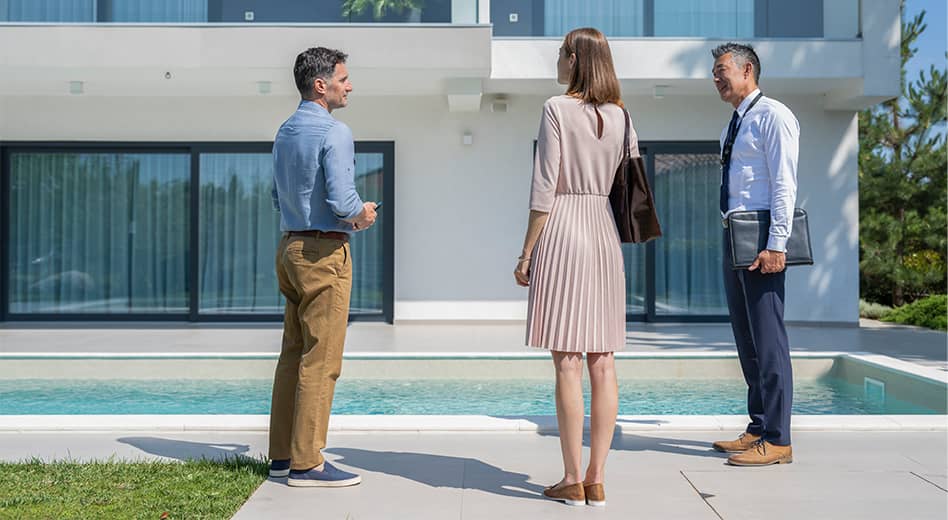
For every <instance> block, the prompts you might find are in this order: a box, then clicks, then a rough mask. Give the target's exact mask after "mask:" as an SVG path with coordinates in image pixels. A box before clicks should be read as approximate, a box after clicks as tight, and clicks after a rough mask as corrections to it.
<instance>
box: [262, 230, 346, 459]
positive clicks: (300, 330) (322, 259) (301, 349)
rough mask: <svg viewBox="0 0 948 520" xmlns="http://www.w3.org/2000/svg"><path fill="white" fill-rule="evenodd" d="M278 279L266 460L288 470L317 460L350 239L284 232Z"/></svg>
mask: <svg viewBox="0 0 948 520" xmlns="http://www.w3.org/2000/svg"><path fill="white" fill-rule="evenodd" d="M276 272H277V280H278V281H279V284H280V292H281V293H283V296H284V297H285V298H286V310H285V314H284V317H283V345H282V348H281V350H280V359H279V361H278V362H277V367H276V374H275V375H274V379H273V398H272V403H271V407H270V458H271V459H272V460H283V459H291V461H292V462H291V469H294V470H304V469H310V468H312V467H315V466H319V465H320V464H322V463H323V455H322V453H321V450H322V449H323V448H325V447H326V433H327V431H328V429H329V413H330V411H331V410H332V398H333V393H334V392H335V388H336V379H338V378H339V374H340V373H341V371H342V350H343V346H344V344H345V340H346V325H347V322H348V318H349V298H350V295H351V291H352V260H351V257H350V249H349V244H348V243H347V242H343V241H341V240H333V239H328V238H315V237H309V236H299V235H294V236H288V235H286V234H284V236H283V238H282V239H281V240H280V244H279V246H278V247H277V255H276Z"/></svg>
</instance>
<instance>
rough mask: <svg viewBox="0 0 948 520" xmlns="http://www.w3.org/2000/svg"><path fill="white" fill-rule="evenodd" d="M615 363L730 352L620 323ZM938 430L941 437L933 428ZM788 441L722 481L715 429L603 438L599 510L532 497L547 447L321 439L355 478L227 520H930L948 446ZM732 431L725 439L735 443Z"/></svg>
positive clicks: (6, 347) (915, 342)
mask: <svg viewBox="0 0 948 520" xmlns="http://www.w3.org/2000/svg"><path fill="white" fill-rule="evenodd" d="M628 331H629V332H628V343H629V344H628V348H627V351H631V352H729V353H730V352H733V348H734V347H733V340H732V338H731V334H730V329H729V327H728V325H726V324H701V325H676V324H640V323H633V324H630V326H629V329H628ZM789 334H790V339H791V345H792V348H793V350H794V351H797V352H817V351H819V352H823V351H842V352H871V353H877V354H884V355H888V356H892V357H895V358H898V359H902V360H905V361H909V362H913V363H919V364H922V365H926V366H929V367H934V368H938V369H941V370H948V351H946V335H945V333H943V332H934V331H926V330H921V329H917V328H914V327H894V326H890V325H887V324H882V323H879V322H871V321H864V322H863V323H862V326H861V327H859V328H856V327H848V328H845V327H806V326H792V327H790V329H789ZM522 336H523V325H522V324H517V323H512V324H501V325H458V324H453V325H447V324H446V325H430V324H428V325H420V324H419V325H399V326H395V327H392V326H389V325H384V324H377V323H356V324H353V325H352V326H351V327H350V330H349V336H348V341H347V347H346V348H347V351H348V352H394V353H405V352H429V353H431V352H524V351H527V350H526V347H523V346H522ZM279 340H280V329H279V327H278V326H275V325H273V324H267V325H231V324H228V325H207V324H200V325H187V324H125V325H122V326H112V325H109V326H108V327H100V326H96V325H84V326H76V325H72V324H60V325H55V324H35V325H34V324H10V323H8V324H4V325H0V352H6V353H9V352H27V353H29V352H73V353H75V352H165V353H175V352H182V353H183V352H192V353H193V352H268V353H274V352H277V351H278V350H279ZM946 427H948V425H946ZM857 429H859V428H851V429H849V430H851V431H845V430H847V428H845V427H844V428H841V431H829V432H827V431H797V432H795V434H794V451H795V462H794V463H793V464H790V465H786V466H775V467H769V468H732V467H729V466H726V465H725V464H724V456H723V455H721V454H718V453H715V452H713V451H711V450H710V442H711V441H713V440H715V439H718V438H720V437H721V435H722V432H720V431H716V432H715V431H702V430H697V431H675V430H673V429H662V430H661V431H641V432H639V431H631V432H626V433H623V434H619V435H617V436H616V439H615V441H614V444H613V453H612V454H611V455H610V459H609V465H608V469H607V500H608V506H607V507H606V508H605V509H593V508H588V507H581V508H571V507H568V506H564V505H561V504H558V503H554V502H550V501H547V500H545V499H543V498H542V497H541V496H540V492H541V491H542V488H543V486H545V485H549V484H551V483H553V482H555V481H557V480H558V479H559V478H560V476H561V473H560V472H561V471H562V469H561V463H560V455H559V445H558V439H557V438H556V436H555V434H551V433H548V431H543V432H532V433H525V432H522V433H496V432H491V433H471V432H456V433H434V432H423V433H406V432H397V433H396V432H387V433H383V432H364V433H354V432H351V431H347V432H331V433H330V448H329V449H328V450H327V451H326V453H327V456H328V457H329V459H330V460H334V461H337V462H338V463H339V464H340V466H343V467H345V468H347V469H351V470H354V471H356V472H359V473H361V474H362V475H363V478H364V482H363V484H362V485H360V486H356V487H354V488H347V489H336V490H326V489H294V488H289V487H287V486H286V484H285V482H284V481H282V480H269V481H267V482H265V483H264V484H263V485H262V486H261V487H260V488H259V489H258V490H257V492H256V493H255V494H254V495H253V497H251V499H250V500H249V501H248V502H247V504H246V505H245V506H244V507H243V508H242V509H241V510H240V511H239V512H238V514H237V515H236V518H238V519H265V518H278V519H286V518H306V517H318V518H326V519H336V518H338V519H340V520H342V519H347V520H355V519H359V520H363V519H428V518H430V519H443V518H460V519H477V518H485V519H486V518H491V519H494V518H498V517H504V516H509V517H511V518H524V519H533V518H544V519H560V518H579V517H580V516H581V515H582V517H584V518H585V517H586V515H595V517H597V518H622V519H626V518H659V519H679V518H680V519H698V520H700V519H704V518H707V519H740V518H746V519H757V518H763V517H765V516H766V518H768V519H783V518H786V519H797V518H806V519H841V518H860V519H894V518H897V519H902V518H905V519H928V518H931V519H945V518H948V475H946V474H948V433H946V431H945V430H944V429H942V430H941V431H931V432H924V431H905V432H881V431H854V430H857ZM735 433H736V432H735ZM265 452H266V434H265V433H261V432H255V431H239V432H216V431H209V432H195V433H186V434H185V433H172V432H160V433H156V432H147V431H145V432H143V431H136V432H102V433H77V432H70V433H65V434H63V433H60V434H57V433H39V432H35V431H32V432H30V431H25V432H19V433H16V432H9V433H7V432H4V433H0V459H2V460H23V459H25V458H29V457H32V456H36V457H40V458H44V459H47V460H49V459H62V458H72V459H89V458H107V457H110V456H116V457H118V458H129V459H141V458H164V459H186V458H199V457H221V456H233V455H235V454H240V455H247V456H259V457H262V456H263V454H264V453H265Z"/></svg>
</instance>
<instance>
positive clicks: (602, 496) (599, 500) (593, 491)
mask: <svg viewBox="0 0 948 520" xmlns="http://www.w3.org/2000/svg"><path fill="white" fill-rule="evenodd" d="M583 493H585V494H586V505H590V506H595V507H603V506H605V505H606V490H605V488H603V487H602V484H601V483H599V484H583Z"/></svg>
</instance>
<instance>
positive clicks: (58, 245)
mask: <svg viewBox="0 0 948 520" xmlns="http://www.w3.org/2000/svg"><path fill="white" fill-rule="evenodd" d="M189 175H190V156H189V155H188V154H185V153H156V154H153V153H12V154H11V156H10V183H11V184H10V217H11V219H10V223H9V233H10V249H9V257H8V259H9V263H10V279H9V281H10V290H9V298H10V300H9V310H10V312H11V313H110V314H120V313H126V314H127V313H174V312H185V311H186V310H187V305H188V283H187V274H188V269H187V266H188V230H189V222H190V221H189V211H188V183H189Z"/></svg>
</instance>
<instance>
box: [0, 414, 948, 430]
mask: <svg viewBox="0 0 948 520" xmlns="http://www.w3.org/2000/svg"><path fill="white" fill-rule="evenodd" d="M746 425H747V417H746V416H743V415H620V416H619V417H618V419H617V421H616V427H617V429H618V431H619V432H620V433H623V434H626V433H632V432H650V431H651V432H655V431H724V430H735V431H737V430H741V429H743V428H745V427H746ZM584 428H585V429H587V430H588V428H589V417H588V416H587V417H586V424H585V425H584ZM268 429H269V416H268V415H3V416H0V433H25V432H47V433H80V432H106V431H115V432H118V431H150V432H166V433H171V432H177V433H184V432H201V431H204V432H266V431H268ZM329 431H332V432H336V433H359V432H377V433H382V432H388V433H396V432H402V433H407V432H410V433H422V432H439V433H446V432H465V433H477V432H482V433H489V432H496V433H501V432H506V433H515V432H528V433H555V432H556V431H557V425H556V416H555V415H538V416H524V415H519V416H488V415H334V416H332V417H331V418H330V421H329ZM793 431H948V415H794V416H793Z"/></svg>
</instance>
